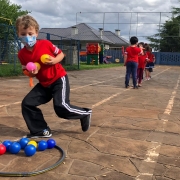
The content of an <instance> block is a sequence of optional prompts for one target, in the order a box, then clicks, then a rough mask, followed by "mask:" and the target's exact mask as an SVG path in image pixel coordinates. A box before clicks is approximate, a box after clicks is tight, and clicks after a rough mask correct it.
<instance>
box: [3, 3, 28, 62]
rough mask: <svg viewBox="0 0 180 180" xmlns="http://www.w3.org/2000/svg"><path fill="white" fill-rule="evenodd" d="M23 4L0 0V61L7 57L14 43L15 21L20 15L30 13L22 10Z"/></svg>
mask: <svg viewBox="0 0 180 180" xmlns="http://www.w3.org/2000/svg"><path fill="white" fill-rule="evenodd" d="M21 8H22V7H21V6H20V5H17V4H12V3H11V2H10V1H9V0H0V61H1V60H4V59H5V55H6V54H7V51H8V50H7V49H10V47H11V46H12V44H13V45H15V44H16V45H17V43H15V42H14V40H15V38H16V31H15V27H14V24H15V21H16V19H17V17H18V16H21V15H25V14H28V13H30V12H28V11H27V10H21Z"/></svg>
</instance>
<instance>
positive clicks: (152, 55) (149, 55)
mask: <svg viewBox="0 0 180 180" xmlns="http://www.w3.org/2000/svg"><path fill="white" fill-rule="evenodd" d="M147 55H148V59H149V62H154V59H155V56H154V54H153V53H152V52H150V51H147Z"/></svg>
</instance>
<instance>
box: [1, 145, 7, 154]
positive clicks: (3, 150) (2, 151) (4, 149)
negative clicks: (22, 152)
mask: <svg viewBox="0 0 180 180" xmlns="http://www.w3.org/2000/svg"><path fill="white" fill-rule="evenodd" d="M5 152H6V146H5V145H3V144H0V155H2V154H4V153H5Z"/></svg>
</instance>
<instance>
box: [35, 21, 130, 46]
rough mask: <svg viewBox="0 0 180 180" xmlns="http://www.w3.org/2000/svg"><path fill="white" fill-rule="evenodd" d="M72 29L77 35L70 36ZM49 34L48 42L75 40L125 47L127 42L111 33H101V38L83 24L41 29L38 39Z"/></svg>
mask: <svg viewBox="0 0 180 180" xmlns="http://www.w3.org/2000/svg"><path fill="white" fill-rule="evenodd" d="M72 27H76V28H77V29H78V34H75V35H72V34H71V30H72ZM47 33H49V34H50V40H61V39H75V40H81V41H99V42H104V43H107V44H114V45H122V46H127V45H128V42H127V41H126V40H124V39H123V38H122V37H118V36H117V35H116V34H115V33H113V32H111V31H103V35H102V38H101V35H100V31H99V30H96V29H94V28H92V27H90V26H88V25H87V24H85V23H80V24H77V25H75V26H71V27H68V28H42V29H41V30H40V32H39V36H38V39H44V38H46V37H47Z"/></svg>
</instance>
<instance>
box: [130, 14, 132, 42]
mask: <svg viewBox="0 0 180 180" xmlns="http://www.w3.org/2000/svg"><path fill="white" fill-rule="evenodd" d="M131 20H132V12H131V19H130V29H129V39H130V35H131Z"/></svg>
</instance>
